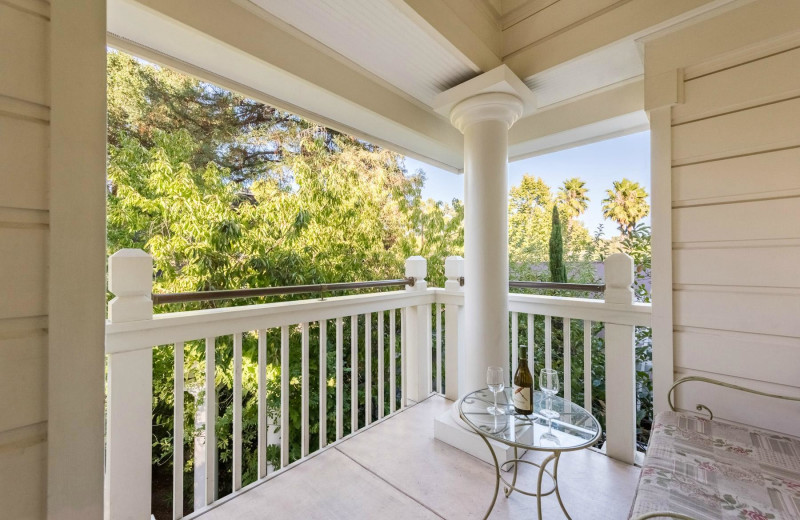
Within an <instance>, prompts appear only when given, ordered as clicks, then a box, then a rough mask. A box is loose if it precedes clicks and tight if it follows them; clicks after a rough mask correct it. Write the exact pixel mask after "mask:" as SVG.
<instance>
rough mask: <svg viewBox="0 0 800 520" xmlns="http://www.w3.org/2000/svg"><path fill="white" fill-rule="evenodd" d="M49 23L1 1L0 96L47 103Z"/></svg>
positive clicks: (41, 103) (42, 103)
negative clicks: (0, 50) (0, 72)
mask: <svg viewBox="0 0 800 520" xmlns="http://www.w3.org/2000/svg"><path fill="white" fill-rule="evenodd" d="M48 31H49V22H48V21H47V20H46V19H45V18H43V17H41V16H37V15H35V14H31V13H26V12H24V11H22V10H20V9H15V8H13V7H10V6H8V5H5V4H0V49H2V50H3V52H0V70H2V71H13V73H6V72H4V73H3V74H0V95H3V96H9V97H13V98H17V99H21V100H24V101H30V102H32V103H38V104H40V105H46V104H47V103H48V92H47V84H48V83H47V77H48V63H49V61H50V60H49V59H48V43H49V40H48V35H47V33H48Z"/></svg>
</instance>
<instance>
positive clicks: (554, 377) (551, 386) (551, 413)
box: [539, 368, 560, 444]
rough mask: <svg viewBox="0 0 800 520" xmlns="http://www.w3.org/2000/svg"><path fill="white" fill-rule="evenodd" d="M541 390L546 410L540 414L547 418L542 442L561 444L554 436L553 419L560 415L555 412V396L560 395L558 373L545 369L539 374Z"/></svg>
mask: <svg viewBox="0 0 800 520" xmlns="http://www.w3.org/2000/svg"><path fill="white" fill-rule="evenodd" d="M539 388H540V389H541V390H542V393H544V395H545V408H544V410H540V411H539V413H540V414H541V415H542V416H544V417H546V418H547V433H545V434H542V440H547V441H551V442H554V443H555V444H559V440H558V437H556V436H555V435H553V419H555V418H557V417H558V416H559V415H560V414H559V413H558V412H556V411H555V410H553V396H554V395H556V394H557V393H558V390H559V384H558V372H556V371H555V370H552V369H550V368H543V369H542V371H541V372H539Z"/></svg>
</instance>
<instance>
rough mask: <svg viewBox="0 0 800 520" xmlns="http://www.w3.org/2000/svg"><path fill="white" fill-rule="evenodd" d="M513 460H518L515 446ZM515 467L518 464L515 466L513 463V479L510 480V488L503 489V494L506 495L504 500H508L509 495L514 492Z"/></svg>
mask: <svg viewBox="0 0 800 520" xmlns="http://www.w3.org/2000/svg"><path fill="white" fill-rule="evenodd" d="M514 458H515V459H518V458H519V456H518V455H517V447H516V446H514ZM517 466H519V464H517V463H516V462H515V463H514V478H513V479H512V480H511V486H510V487H507V488H505V489H504V490H503V492H504V493H505V494H506V498H508V497H509V496H510V495H511V493H512V492H513V491H514V486H516V485H517Z"/></svg>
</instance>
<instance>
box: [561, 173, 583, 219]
mask: <svg viewBox="0 0 800 520" xmlns="http://www.w3.org/2000/svg"><path fill="white" fill-rule="evenodd" d="M588 192H589V190H588V189H587V188H586V182H585V181H582V180H581V179H580V177H572V178H570V179H567V180H565V181H564V183H563V184H562V185H561V187H560V188H559V189H558V197H557V198H556V200H557V201H558V203H559V204H560V205H561V210H562V213H563V214H564V216H566V217H567V218H568V219H570V220H571V219H573V218H577V217H579V216H581V215H583V212H584V211H586V208H588V207H589V197H588V196H587V195H586V194H587V193H588Z"/></svg>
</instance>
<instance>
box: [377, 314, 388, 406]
mask: <svg viewBox="0 0 800 520" xmlns="http://www.w3.org/2000/svg"><path fill="white" fill-rule="evenodd" d="M383 314H384V312H383V311H381V312H379V313H378V419H382V418H383V416H384V415H385V413H386V412H385V405H386V400H385V396H384V392H385V390H386V387H385V385H384V378H385V377H386V371H385V370H384V354H383V344H384V341H383V336H384V334H385V333H386V329H385V328H384V326H383Z"/></svg>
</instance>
